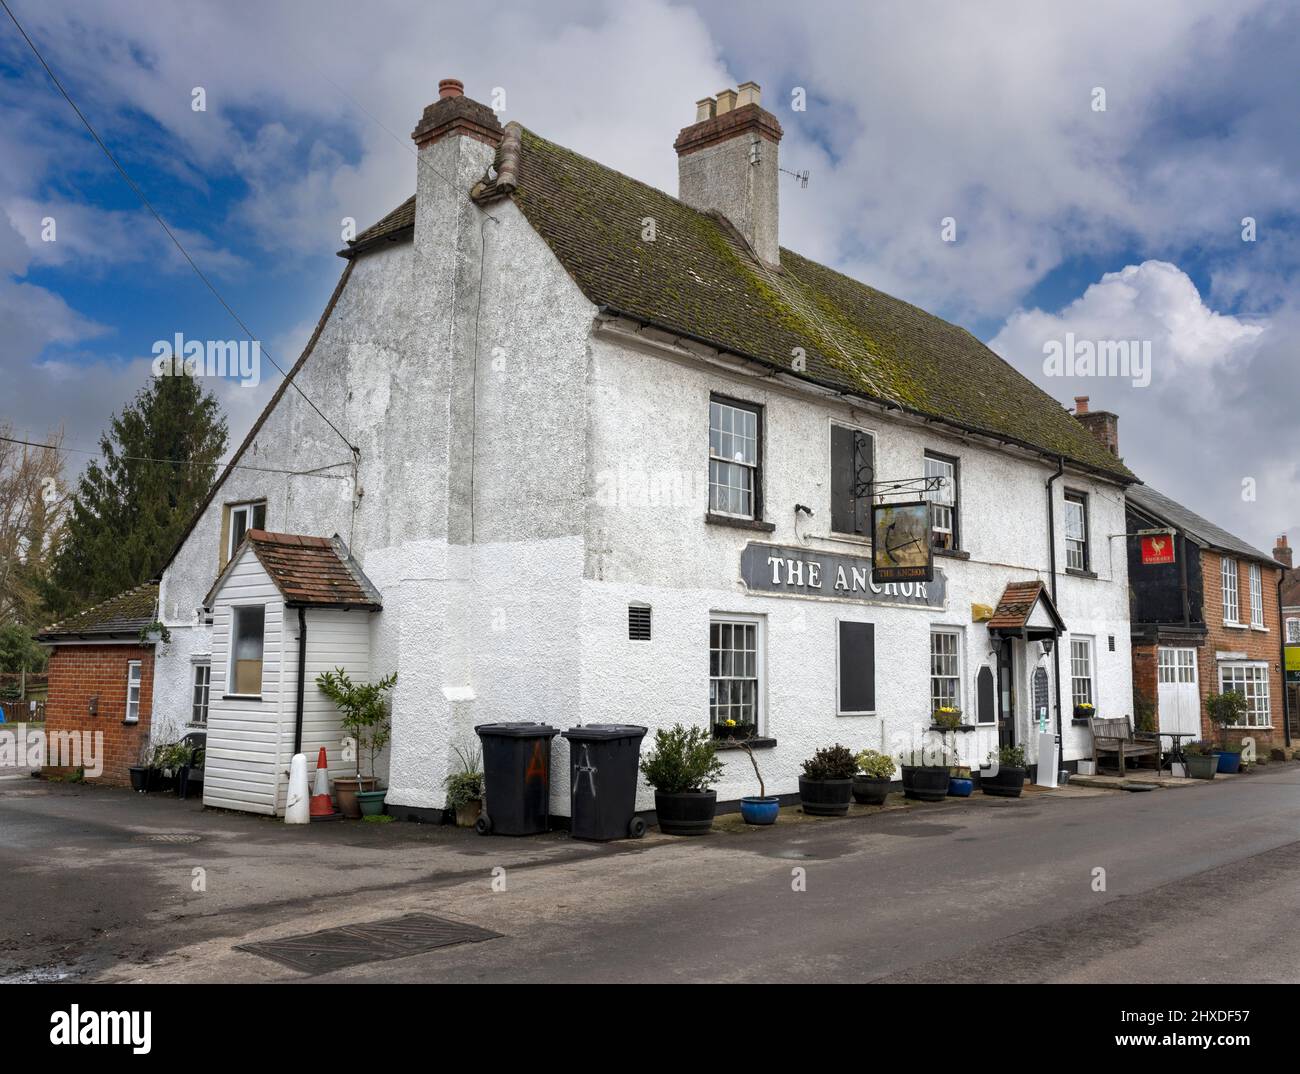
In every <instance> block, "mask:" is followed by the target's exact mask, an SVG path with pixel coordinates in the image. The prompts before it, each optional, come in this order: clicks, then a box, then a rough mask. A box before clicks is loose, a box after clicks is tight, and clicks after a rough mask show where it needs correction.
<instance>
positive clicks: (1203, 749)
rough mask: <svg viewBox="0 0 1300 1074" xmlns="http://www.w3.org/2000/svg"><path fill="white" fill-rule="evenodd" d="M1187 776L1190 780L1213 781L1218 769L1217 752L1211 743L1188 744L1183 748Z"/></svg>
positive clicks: (1203, 741)
mask: <svg viewBox="0 0 1300 1074" xmlns="http://www.w3.org/2000/svg"><path fill="white" fill-rule="evenodd" d="M1183 756H1185V757H1186V758H1187V775H1188V776H1189V777H1191V778H1192V779H1213V778H1214V773H1215V772H1217V771H1218V769H1219V750H1218V748H1217V747H1216V746H1215V745H1214V743H1213V742H1206V741H1205V740H1204V739H1202V740H1201V741H1200V742H1189V743H1187V745H1185V746H1184V747H1183Z"/></svg>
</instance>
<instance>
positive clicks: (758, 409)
mask: <svg viewBox="0 0 1300 1074" xmlns="http://www.w3.org/2000/svg"><path fill="white" fill-rule="evenodd" d="M714 407H718V408H720V409H719V418H721V415H722V411H723V410H728V411H731V412H732V414H733V415H735V414H742V415H746V416H747V417H752V418H753V419H754V436H753V442H754V454H753V461H752V462H747V461H745V459H744V458H743V457H739V458H738V457H737V456H736V453H735V452H734V451H733V452H732V454H731V455H730V456H727V455H724V454H722V453H721V449H720V448H719V450H717V451H715V450H714V433H715V431H716V432H717V433H718V437H719V438H721V437H722V436H729V437H734V436H735V435H736V433H735V419H734V416H733V418H732V430H731V431H730V432H727V431H724V430H723V429H722V428H721V426H718V427H716V430H715V426H714V424H713V408H714ZM741 439H742V441H748V440H749V439H750V438H749V437H748V436H746V435H744V433H743V431H742V433H741ZM762 464H763V408H762V406H761V405H759V404H758V403H747V402H745V401H744V400H743V399H734V400H733V399H727V398H723V397H721V396H712V397H710V399H709V513H710V514H714V515H725V516H726V517H727V518H745V519H753V520H756V521H757V520H758V519H759V518H760V515H759V511H760V502H761V497H762V490H761V487H760V486H761V482H762V479H763V474H762ZM715 466H716V467H717V468H719V469H721V468H727V474H728V476H730V467H740V468H741V469H742V470H743V471H744V472H745V473H747V474H748V475H749V490H748V491H749V511H748V512H745V511H729V510H723V509H722V508H721V507H718V506H716V500H715V498H714V497H715V491H714V490H715V489H716V490H723V489H725V490H727V491H728V492H730V491H732V490H736V489H740V490H741V492H742V493H743V492H744V490H743V489H741V487H740V486H738V485H733V484H731V483H730V482H729V481H728V482H727V483H726V484H723V483H722V482H719V481H715V480H714V470H715Z"/></svg>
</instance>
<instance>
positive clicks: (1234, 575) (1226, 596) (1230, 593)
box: [1219, 556, 1243, 626]
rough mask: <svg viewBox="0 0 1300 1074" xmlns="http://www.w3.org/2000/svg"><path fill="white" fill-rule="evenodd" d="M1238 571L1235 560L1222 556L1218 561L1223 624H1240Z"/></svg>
mask: <svg viewBox="0 0 1300 1074" xmlns="http://www.w3.org/2000/svg"><path fill="white" fill-rule="evenodd" d="M1239 581H1240V571H1239V570H1238V567H1237V561H1236V560H1235V559H1233V558H1232V557H1231V556H1224V557H1222V559H1221V560H1220V561H1219V584H1220V586H1221V588H1222V590H1223V623H1224V625H1225V626H1242V625H1243V624H1242V622H1241V594H1240V592H1239V591H1238V585H1239Z"/></svg>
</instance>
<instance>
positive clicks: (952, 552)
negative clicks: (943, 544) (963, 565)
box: [930, 545, 970, 559]
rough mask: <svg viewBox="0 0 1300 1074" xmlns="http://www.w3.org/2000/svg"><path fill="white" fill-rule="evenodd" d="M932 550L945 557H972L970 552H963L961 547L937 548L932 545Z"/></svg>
mask: <svg viewBox="0 0 1300 1074" xmlns="http://www.w3.org/2000/svg"><path fill="white" fill-rule="evenodd" d="M930 551H931V552H933V553H934V554H935V555H936V556H943V557H944V558H945V559H970V553H969V552H963V551H962V550H961V549H960V548H935V547H934V545H931V546H930Z"/></svg>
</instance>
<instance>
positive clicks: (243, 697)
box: [221, 694, 262, 704]
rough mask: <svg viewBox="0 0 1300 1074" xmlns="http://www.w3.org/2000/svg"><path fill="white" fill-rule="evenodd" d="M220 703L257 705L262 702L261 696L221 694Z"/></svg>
mask: <svg viewBox="0 0 1300 1074" xmlns="http://www.w3.org/2000/svg"><path fill="white" fill-rule="evenodd" d="M221 700H222V701H256V702H258V703H259V704H260V703H261V700H262V695H261V694H222V695H221Z"/></svg>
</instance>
